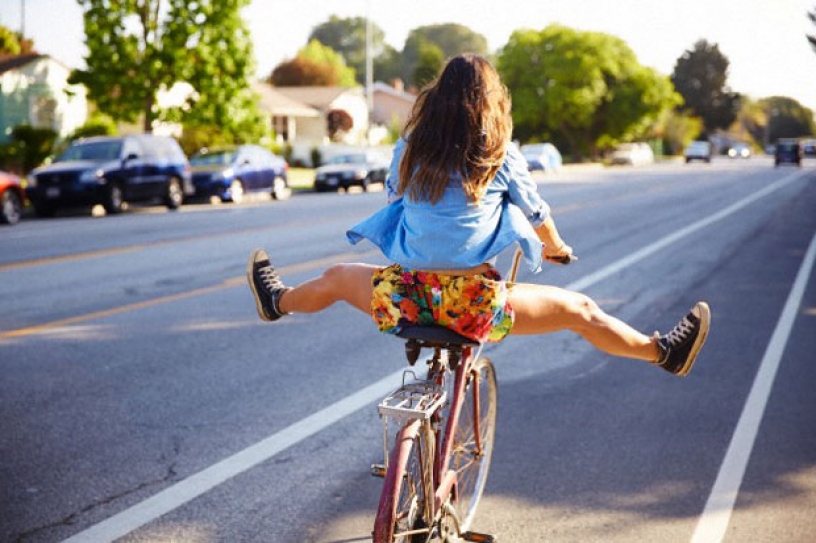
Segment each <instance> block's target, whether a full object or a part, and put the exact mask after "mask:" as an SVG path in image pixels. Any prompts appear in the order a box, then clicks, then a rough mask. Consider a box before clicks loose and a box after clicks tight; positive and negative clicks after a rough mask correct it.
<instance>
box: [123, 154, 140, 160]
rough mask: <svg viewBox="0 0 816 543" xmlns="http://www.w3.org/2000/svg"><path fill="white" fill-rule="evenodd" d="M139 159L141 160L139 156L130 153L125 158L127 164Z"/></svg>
mask: <svg viewBox="0 0 816 543" xmlns="http://www.w3.org/2000/svg"><path fill="white" fill-rule="evenodd" d="M137 158H139V155H137V154H136V153H130V154H129V155H128V156H126V157H125V162H129V161H131V160H136V159H137Z"/></svg>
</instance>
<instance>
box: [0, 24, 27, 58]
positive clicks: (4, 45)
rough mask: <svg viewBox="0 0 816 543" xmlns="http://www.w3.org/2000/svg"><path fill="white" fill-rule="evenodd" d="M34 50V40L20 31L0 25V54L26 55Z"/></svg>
mask: <svg viewBox="0 0 816 543" xmlns="http://www.w3.org/2000/svg"><path fill="white" fill-rule="evenodd" d="M33 52H34V42H33V41H32V40H30V39H28V38H23V37H21V36H20V33H19V32H15V31H14V30H12V29H10V28H8V27H5V26H3V25H0V55H24V54H26V53H33Z"/></svg>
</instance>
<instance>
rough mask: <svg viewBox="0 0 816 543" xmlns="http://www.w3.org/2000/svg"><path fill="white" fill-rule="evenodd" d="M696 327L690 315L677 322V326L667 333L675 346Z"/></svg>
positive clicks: (671, 343)
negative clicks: (689, 317)
mask: <svg viewBox="0 0 816 543" xmlns="http://www.w3.org/2000/svg"><path fill="white" fill-rule="evenodd" d="M694 328H695V327H694V323H692V322H691V321H690V320H689V319H688V317H683V320H681V321H680V322H679V323H677V326H675V327H674V328H673V329H672V330H671V331H669V333H668V334H666V338H667V339H668V340H669V344H670V345H672V346H673V347H674V346H677V345H680V344H681V343H682V342H684V341H685V340H686V339H687V338H688V337H689V335H690V334H691V333H692V332H694Z"/></svg>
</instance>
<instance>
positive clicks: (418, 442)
mask: <svg viewBox="0 0 816 543" xmlns="http://www.w3.org/2000/svg"><path fill="white" fill-rule="evenodd" d="M420 426H421V422H420V421H418V420H414V421H411V422H409V423H408V424H406V425H405V426H403V427H402V428H401V429H400V430H399V432H398V433H397V437H396V439H395V441H394V448H393V449H392V451H391V456H390V462H389V465H388V470H387V472H386V474H385V482H384V484H383V490H382V495H381V496H380V504H379V507H378V509H377V519H376V521H375V523H374V533H373V536H374V543H393V542H398V543H420V542H424V541H426V540H427V535H426V534H413V535H408V536H405V537H400V536H399V535H395V534H399V533H400V532H404V531H407V530H417V529H421V528H425V527H427V526H428V525H427V519H425V516H426V515H425V502H426V495H427V494H426V491H425V481H424V480H423V464H424V465H425V468H424V469H425V470H430V469H432V468H431V465H432V462H433V460H432V450H433V449H432V443H430V442H429V440H430V441H432V440H433V436H429V435H427V434H426V433H425V432H422V431H421V428H420ZM426 472H427V471H426Z"/></svg>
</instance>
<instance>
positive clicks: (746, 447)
mask: <svg viewBox="0 0 816 543" xmlns="http://www.w3.org/2000/svg"><path fill="white" fill-rule="evenodd" d="M815 259H816V236H814V237H813V239H812V240H811V242H810V246H809V247H808V250H807V253H805V258H804V259H803V260H802V265H801V267H800V268H799V273H798V274H797V275H796V280H795V281H794V283H793V288H792V289H791V291H790V294H789V295H788V300H787V301H786V302H785V307H784V308H783V309H782V315H781V316H780V317H779V321H778V322H777V323H776V328H775V329H774V333H773V335H772V336H771V341H770V342H769V343H768V347H767V348H766V349H765V354H764V355H763V357H762V362H761V363H760V365H759V371H758V372H757V375H756V377H755V378H754V384H753V386H752V387H751V392H750V393H749V394H748V399H747V400H746V401H745V407H743V409H742V415H740V419H739V422H738V423H737V427H736V429H735V430H734V435H733V436H732V437H731V444H730V445H729V446H728V451H727V452H726V453H725V458H724V459H723V463H722V465H721V466H720V471H719V473H718V474H717V479H716V481H715V482H714V487H713V488H712V489H711V494H710V495H709V497H708V501H707V502H706V506H705V509H704V510H703V514H702V516H701V517H700V520H699V522H698V523H697V528H696V529H695V530H694V535H693V536H692V539H691V541H692V543H717V542H719V541H722V540H723V538H724V537H725V531H726V529H727V528H728V522H729V521H730V519H731V513H732V512H733V510H734V503H735V502H736V500H737V494H738V493H739V489H740V486H741V485H742V479H743V477H744V475H745V469H746V467H747V465H748V459H749V457H750V456H751V451H752V450H753V448H754V442H755V440H756V436H757V433H758V432H759V425H760V422H761V421H762V415H763V414H764V412H765V406H766V405H767V403H768V397H769V396H770V394H771V387H772V386H773V382H774V379H775V378H776V372H777V370H778V369H779V363H780V361H781V360H782V354H783V353H784V351H785V345H786V344H787V342H788V338H789V337H790V333H791V329H792V328H793V324H794V322H795V320H796V315H797V313H798V312H799V307H800V306H801V304H802V297H803V296H804V294H805V287H806V286H807V283H808V280H809V278H810V274H811V272H812V271H813V263H814V260H815Z"/></svg>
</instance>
